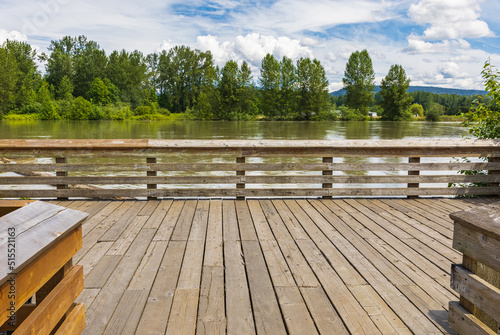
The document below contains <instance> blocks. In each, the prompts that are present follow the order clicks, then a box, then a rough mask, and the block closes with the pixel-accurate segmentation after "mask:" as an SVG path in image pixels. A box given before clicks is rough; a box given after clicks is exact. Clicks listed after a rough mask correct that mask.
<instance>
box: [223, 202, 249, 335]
mask: <svg viewBox="0 0 500 335" xmlns="http://www.w3.org/2000/svg"><path fill="white" fill-rule="evenodd" d="M224 204H225V202H224ZM244 264H245V261H244V259H243V257H242V250H241V242H240V241H234V240H226V241H224V265H225V284H226V318H227V333H228V334H255V332H256V330H255V324H254V317H253V311H252V307H251V302H250V293H249V292H248V284H247V272H246V271H245V266H244Z"/></svg>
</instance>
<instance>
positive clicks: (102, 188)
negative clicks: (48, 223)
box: [0, 139, 500, 198]
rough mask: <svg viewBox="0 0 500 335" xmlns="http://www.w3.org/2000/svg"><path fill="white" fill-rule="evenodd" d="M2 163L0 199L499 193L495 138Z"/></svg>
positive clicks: (126, 153) (10, 146) (178, 145)
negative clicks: (463, 172) (469, 172)
mask: <svg viewBox="0 0 500 335" xmlns="http://www.w3.org/2000/svg"><path fill="white" fill-rule="evenodd" d="M0 157H1V158H3V161H4V163H3V164H0V197H2V198H18V197H23V198H26V197H31V198H54V197H57V198H68V197H84V198H109V197H148V198H156V197H237V198H243V197H253V196H255V197H268V196H295V197H297V196H299V197H301V196H315V197H320V196H322V197H335V196H342V197H343V196H442V195H498V194H499V193H500V187H499V184H500V174H499V173H498V171H500V141H496V140H464V139H456V140H313V141H300V140H209V141H205V140H146V139H139V140H0ZM464 158H466V159H464ZM481 158H482V159H481ZM464 170H474V171H479V173H478V174H461V173H459V171H464ZM82 185H83V186H82ZM449 186H451V187H449ZM463 186H469V187H463ZM472 186H473V187H472Z"/></svg>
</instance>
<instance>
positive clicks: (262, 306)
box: [237, 202, 286, 334]
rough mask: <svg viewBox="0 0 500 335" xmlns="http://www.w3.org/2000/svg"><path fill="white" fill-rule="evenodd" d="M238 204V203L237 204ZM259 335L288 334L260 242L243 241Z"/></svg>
mask: <svg viewBox="0 0 500 335" xmlns="http://www.w3.org/2000/svg"><path fill="white" fill-rule="evenodd" d="M237 203H238V202H237ZM241 243H242V246H243V252H244V255H245V265H246V269H247V276H248V286H249V288H250V295H251V297H252V309H253V314H254V318H255V326H256V330H257V333H262V334H266V333H268V334H286V328H285V325H284V323H283V319H282V318H281V314H280V309H279V305H278V302H277V301H276V296H275V293H274V290H273V285H272V283H271V279H270V278H269V274H268V273H267V267H266V263H265V261H264V258H263V257H262V251H261V249H260V246H259V242H258V241H251V240H243V241H241Z"/></svg>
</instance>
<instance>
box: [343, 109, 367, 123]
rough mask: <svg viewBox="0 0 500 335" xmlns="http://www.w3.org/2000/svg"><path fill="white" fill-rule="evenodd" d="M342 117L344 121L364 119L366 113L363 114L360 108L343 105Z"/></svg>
mask: <svg viewBox="0 0 500 335" xmlns="http://www.w3.org/2000/svg"><path fill="white" fill-rule="evenodd" d="M339 109H340V118H341V119H342V120H343V121H364V120H365V117H366V116H365V115H363V114H362V113H361V112H360V111H359V110H357V109H353V108H349V107H347V106H341V107H340V108H339Z"/></svg>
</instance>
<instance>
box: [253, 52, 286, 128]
mask: <svg viewBox="0 0 500 335" xmlns="http://www.w3.org/2000/svg"><path fill="white" fill-rule="evenodd" d="M259 81H260V89H261V93H262V97H261V102H260V109H261V111H262V113H264V115H265V116H266V117H267V118H270V119H274V118H280V117H281V116H282V115H281V113H280V84H281V74H280V63H279V62H278V60H277V59H276V58H275V57H274V56H273V55H271V54H267V55H266V56H265V57H264V59H262V62H261V67H260V80H259Z"/></svg>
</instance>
